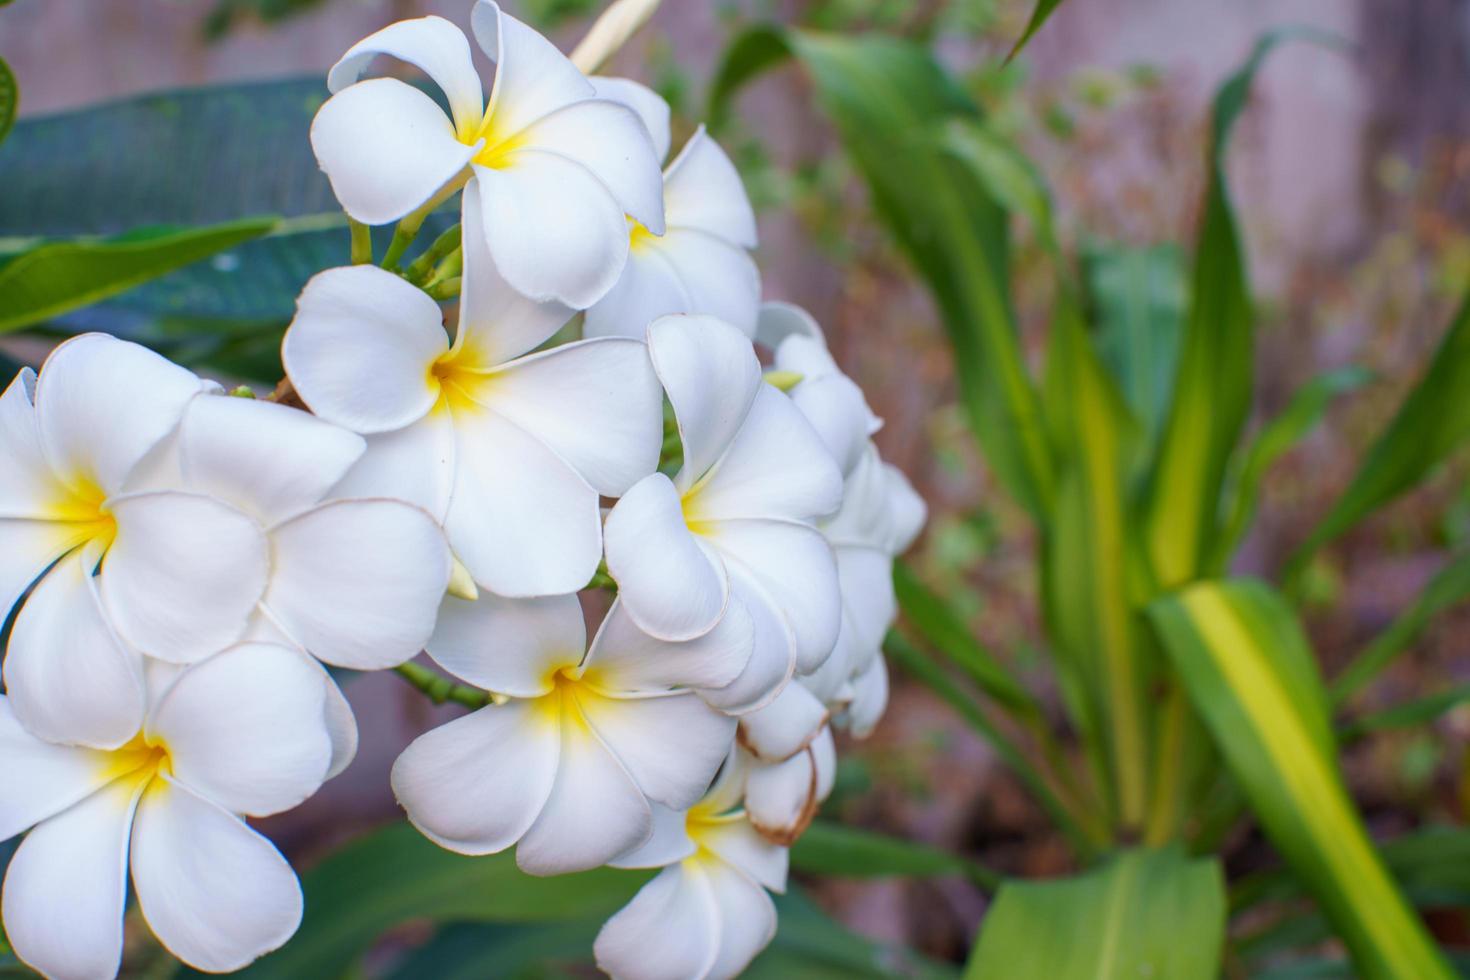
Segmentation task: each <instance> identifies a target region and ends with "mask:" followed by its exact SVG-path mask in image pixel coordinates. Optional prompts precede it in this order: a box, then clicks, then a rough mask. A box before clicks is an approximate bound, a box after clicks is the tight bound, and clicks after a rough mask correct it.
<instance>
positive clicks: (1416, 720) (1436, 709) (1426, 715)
mask: <svg viewBox="0 0 1470 980" xmlns="http://www.w3.org/2000/svg"><path fill="white" fill-rule="evenodd" d="M1466 703H1470V684H1461V685H1459V686H1457V687H1452V688H1449V689H1447V690H1444V691H1436V692H1434V693H1433V694H1427V695H1425V696H1424V697H1422V698H1415V699H1414V700H1412V701H1407V702H1405V703H1403V704H1396V705H1394V706H1393V707H1392V708H1384V709H1383V710H1382V711H1375V712H1373V713H1372V714H1367V715H1363V716H1362V717H1359V718H1354V719H1353V720H1352V721H1351V722H1349V723H1348V724H1347V725H1345V726H1343V729H1342V737H1343V738H1344V739H1348V740H1351V739H1357V738H1362V737H1363V736H1364V735H1367V734H1370V733H1372V732H1381V731H1387V730H1389V729H1394V728H1417V727H1419V726H1420V725H1427V724H1429V723H1430V722H1432V721H1434V720H1435V719H1436V718H1439V717H1440V716H1441V715H1444V714H1446V713H1447V712H1450V711H1453V710H1454V709H1456V708H1458V707H1459V706H1460V705H1462V704H1466Z"/></svg>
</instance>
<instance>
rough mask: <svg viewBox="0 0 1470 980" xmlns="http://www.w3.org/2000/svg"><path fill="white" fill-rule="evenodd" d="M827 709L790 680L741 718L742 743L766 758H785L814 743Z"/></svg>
mask: <svg viewBox="0 0 1470 980" xmlns="http://www.w3.org/2000/svg"><path fill="white" fill-rule="evenodd" d="M825 724H827V709H826V708H825V707H824V706H823V705H822V702H820V701H818V700H817V699H816V698H814V697H813V696H812V694H811V692H810V691H808V690H807V689H806V688H805V687H802V686H801V685H800V684H787V685H786V687H785V688H783V689H782V691H781V694H780V695H779V696H778V697H777V698H776V699H775V700H774V701H772V702H771V703H770V704H768V705H766V706H765V707H763V708H761V709H760V710H759V711H752V712H750V713H749V714H746V715H742V716H741V718H740V744H741V745H742V746H744V747H745V748H746V749H747V750H749V751H750V752H751V753H752V754H753V755H755V756H756V758H758V759H760V760H761V761H763V762H782V761H784V760H786V759H789V758H791V757H792V756H793V755H795V754H796V753H798V752H800V751H801V750H802V749H804V748H806V747H807V746H808V745H810V744H811V741H812V739H814V738H816V737H817V733H818V732H820V731H821V730H822V726H823V725H825Z"/></svg>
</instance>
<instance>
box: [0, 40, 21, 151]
mask: <svg viewBox="0 0 1470 980" xmlns="http://www.w3.org/2000/svg"><path fill="white" fill-rule="evenodd" d="M19 108H20V87H19V86H18V85H16V84H15V72H13V71H11V70H10V66H9V65H8V64H6V63H5V59H4V58H0V143H3V142H5V137H6V136H7V135H9V133H10V128H11V127H12V126H14V125H15V114H16V112H17V111H18V110H19Z"/></svg>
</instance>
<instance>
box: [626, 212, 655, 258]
mask: <svg viewBox="0 0 1470 980" xmlns="http://www.w3.org/2000/svg"><path fill="white" fill-rule="evenodd" d="M625 217H626V218H627V219H628V250H629V251H632V252H638V251H641V250H643V249H645V248H647V247H648V246H649V245H652V244H653V243H654V242H655V241H657V240H658V236H657V235H655V234H654V233H653V232H651V231H649V230H648V229H647V228H645V227H644V226H643V223H642V222H641V221H639V220H638V219H637V218H634V217H633V216H632V215H625Z"/></svg>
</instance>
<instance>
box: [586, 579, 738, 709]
mask: <svg viewBox="0 0 1470 980" xmlns="http://www.w3.org/2000/svg"><path fill="white" fill-rule="evenodd" d="M754 644H755V624H754V623H753V622H752V621H751V618H750V613H749V611H747V610H746V608H745V604H744V603H742V602H740V601H739V600H738V599H737V600H735V601H733V602H731V603H730V604H729V606H728V607H727V608H726V609H725V614H724V615H723V616H721V617H720V620H719V622H718V623H716V624H715V627H714V629H712V630H710V631H709V632H708V633H705V634H704V635H703V636H701V637H699V638H697V639H693V640H689V641H687V642H684V643H670V642H668V641H667V640H660V639H657V638H655V637H652V636H649V635H648V634H647V633H645V632H644V631H643V630H641V629H639V628H638V625H637V624H636V623H634V622H633V619H632V617H631V616H629V615H628V611H627V607H626V604H625V603H624V602H623V598H622V596H619V597H618V598H617V599H615V600H613V604H612V608H611V609H609V610H608V612H607V616H606V617H605V618H604V619H603V621H602V626H601V628H600V629H598V631H597V637H596V639H594V640H593V641H592V648H591V649H590V650H589V651H588V653H587V661H586V666H587V667H588V668H589V670H590V669H591V668H593V667H594V666H595V667H596V670H595V672H594V673H592V674H589V675H588V677H589V679H590V680H594V681H595V682H596V683H597V684H598V685H599V686H601V687H602V688H603V689H604V690H607V691H660V690H667V689H670V688H674V687H723V686H724V685H726V684H729V683H730V682H731V681H733V680H734V679H735V678H736V677H738V676H740V672H741V671H742V670H744V669H745V665H746V664H747V663H749V661H750V655H751V649H752V648H753V646H754Z"/></svg>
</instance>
